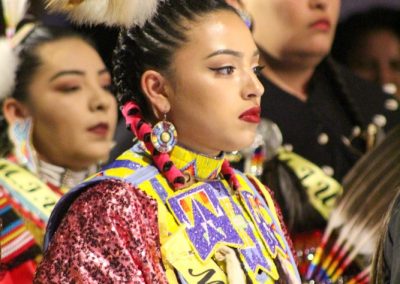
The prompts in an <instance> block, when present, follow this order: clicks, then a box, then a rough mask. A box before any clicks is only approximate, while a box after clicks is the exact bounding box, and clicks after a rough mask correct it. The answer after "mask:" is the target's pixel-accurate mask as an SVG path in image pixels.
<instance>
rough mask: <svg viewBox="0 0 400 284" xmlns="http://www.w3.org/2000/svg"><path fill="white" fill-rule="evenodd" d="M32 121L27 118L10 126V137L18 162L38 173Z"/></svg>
mask: <svg viewBox="0 0 400 284" xmlns="http://www.w3.org/2000/svg"><path fill="white" fill-rule="evenodd" d="M32 127H33V125H32V119H31V118H25V119H23V120H18V121H15V122H14V123H12V124H11V125H9V127H8V137H9V139H10V140H11V143H12V144H13V152H14V155H15V157H16V159H17V160H18V162H19V163H20V164H22V165H24V166H26V167H27V168H28V169H29V170H30V171H32V172H34V173H36V172H37V160H36V152H35V150H34V148H33V145H32Z"/></svg>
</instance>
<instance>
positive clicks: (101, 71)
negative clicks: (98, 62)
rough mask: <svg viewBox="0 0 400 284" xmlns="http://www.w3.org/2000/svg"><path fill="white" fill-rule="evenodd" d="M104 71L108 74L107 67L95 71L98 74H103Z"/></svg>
mask: <svg viewBox="0 0 400 284" xmlns="http://www.w3.org/2000/svg"><path fill="white" fill-rule="evenodd" d="M104 73H107V74H109V72H108V69H107V68H104V69H102V70H100V71H98V72H97V74H99V75H103V74H104Z"/></svg>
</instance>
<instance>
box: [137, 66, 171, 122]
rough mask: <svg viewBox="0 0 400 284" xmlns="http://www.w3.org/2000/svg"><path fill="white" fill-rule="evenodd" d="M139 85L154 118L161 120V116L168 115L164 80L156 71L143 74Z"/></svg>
mask: <svg viewBox="0 0 400 284" xmlns="http://www.w3.org/2000/svg"><path fill="white" fill-rule="evenodd" d="M140 83H141V86H142V90H143V93H144V94H145V96H146V97H147V100H148V101H149V102H150V106H151V109H152V111H153V114H154V116H155V117H156V118H158V119H162V117H163V115H164V114H165V113H168V112H169V110H170V108H171V105H170V102H169V99H168V91H167V89H168V88H167V84H168V82H167V80H166V78H165V77H164V76H163V75H161V74H160V73H159V72H157V71H154V70H147V71H145V72H144V73H143V75H142V79H141V82H140Z"/></svg>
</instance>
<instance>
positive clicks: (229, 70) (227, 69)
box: [210, 66, 236, 75]
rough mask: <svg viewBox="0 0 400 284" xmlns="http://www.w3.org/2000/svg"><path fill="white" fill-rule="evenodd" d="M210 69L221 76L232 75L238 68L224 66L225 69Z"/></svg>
mask: <svg viewBox="0 0 400 284" xmlns="http://www.w3.org/2000/svg"><path fill="white" fill-rule="evenodd" d="M210 69H211V70H212V71H214V72H216V73H217V74H219V75H231V74H232V73H233V72H234V71H235V69H236V68H235V67H233V66H224V67H218V68H210Z"/></svg>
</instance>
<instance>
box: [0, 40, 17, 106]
mask: <svg viewBox="0 0 400 284" xmlns="http://www.w3.org/2000/svg"><path fill="white" fill-rule="evenodd" d="M0 62H1V64H0V66H1V67H0V73H1V76H0V86H1V87H0V101H2V100H3V99H4V98H6V97H8V96H9V95H11V93H12V92H13V90H14V84H15V74H16V72H17V67H18V57H17V55H16V54H15V52H14V51H13V50H12V46H11V42H10V40H9V39H7V38H0Z"/></svg>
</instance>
